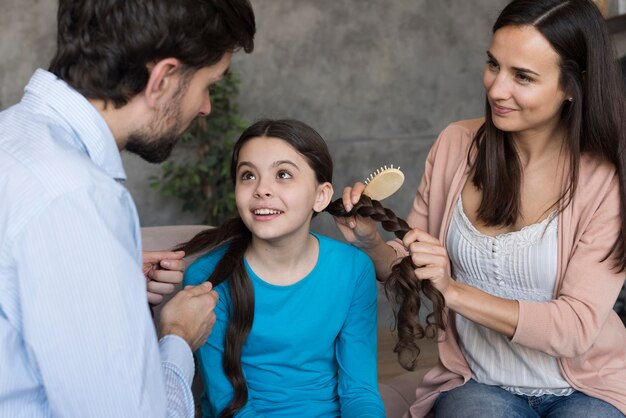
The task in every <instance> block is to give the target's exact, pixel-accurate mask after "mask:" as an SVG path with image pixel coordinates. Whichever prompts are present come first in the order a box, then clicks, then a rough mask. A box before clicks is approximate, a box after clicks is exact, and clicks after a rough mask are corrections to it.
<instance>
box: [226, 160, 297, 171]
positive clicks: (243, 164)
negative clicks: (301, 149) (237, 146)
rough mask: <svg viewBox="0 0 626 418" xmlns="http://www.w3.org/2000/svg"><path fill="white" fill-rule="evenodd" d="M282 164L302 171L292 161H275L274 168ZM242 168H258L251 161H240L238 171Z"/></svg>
mask: <svg viewBox="0 0 626 418" xmlns="http://www.w3.org/2000/svg"><path fill="white" fill-rule="evenodd" d="M282 164H289V165H291V166H293V167H294V168H295V169H296V170H298V171H300V167H298V165H297V164H296V163H294V162H293V161H291V160H278V161H274V162H273V163H272V167H278V166H280V165H282ZM241 167H250V168H256V166H255V165H254V163H252V162H250V161H240V162H239V163H238V164H237V169H240V168H241Z"/></svg>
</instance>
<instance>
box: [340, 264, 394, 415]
mask: <svg viewBox="0 0 626 418" xmlns="http://www.w3.org/2000/svg"><path fill="white" fill-rule="evenodd" d="M363 265H364V268H363V269H362V272H361V275H360V276H359V277H358V280H357V281H356V284H355V288H354V295H353V297H352V301H351V303H350V309H349V311H348V315H347V318H346V321H345V323H344V325H343V327H342V329H341V332H340V334H339V338H338V341H337V346H336V354H337V362H338V364H339V386H338V392H339V398H340V402H341V416H342V417H344V418H353V417H354V418H357V417H361V418H363V417H384V416H385V410H384V407H383V403H382V400H381V399H380V394H379V392H378V371H377V356H376V353H377V335H376V332H377V326H376V300H377V289H376V273H375V271H374V266H373V265H372V263H371V261H370V260H369V259H367V260H365V262H364V263H363Z"/></svg>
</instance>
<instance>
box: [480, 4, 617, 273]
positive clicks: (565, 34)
mask: <svg viewBox="0 0 626 418" xmlns="http://www.w3.org/2000/svg"><path fill="white" fill-rule="evenodd" d="M505 26H532V27H534V28H535V29H536V30H537V31H539V32H540V33H541V34H542V35H543V36H544V37H545V39H546V40H547V41H548V42H549V43H550V45H551V46H552V48H553V49H554V50H555V51H556V53H557V54H558V56H559V66H560V72H561V74H560V86H561V88H562V89H563V91H565V92H566V94H567V95H568V96H570V97H572V99H573V100H572V101H565V102H564V104H563V106H562V109H561V123H562V125H563V126H564V128H565V130H566V135H567V138H566V147H567V149H568V151H569V154H570V180H569V186H568V188H567V190H565V191H564V193H563V194H562V196H561V197H560V199H559V202H558V204H559V210H561V211H562V210H563V209H564V208H565V207H566V206H567V205H569V203H570V202H571V199H572V197H573V195H574V192H575V191H576V186H577V183H578V174H579V167H580V157H581V154H584V153H586V154H589V155H591V156H594V157H596V158H600V159H602V160H606V161H609V162H611V163H613V164H614V165H615V167H616V169H617V174H618V176H619V184H620V186H619V187H620V196H621V211H620V216H621V230H620V235H619V237H618V239H617V240H616V242H615V244H614V245H613V249H612V250H611V252H610V253H609V254H607V255H606V258H608V257H609V256H610V255H611V254H614V255H615V265H616V267H617V268H618V269H619V271H623V270H624V269H626V251H625V248H624V243H625V240H626V236H625V233H626V146H625V145H626V92H625V90H624V84H623V82H622V79H621V73H620V69H619V67H618V61H617V60H616V58H615V56H614V52H613V50H612V47H611V41H610V37H609V34H608V32H607V29H606V25H605V23H604V20H603V18H602V15H601V14H600V12H599V10H598V8H597V7H596V6H595V5H594V4H593V3H592V2H591V1H590V0H514V1H512V2H511V3H509V4H508V5H507V6H506V7H505V8H504V10H503V11H502V13H501V14H500V16H499V17H498V19H497V20H496V23H495V24H494V26H493V32H494V33H495V32H496V31H497V30H498V29H500V28H502V27H505ZM485 115H486V121H485V123H484V124H483V125H482V126H481V128H480V129H479V130H478V132H477V133H476V136H475V138H474V141H473V149H475V150H476V160H475V162H474V163H473V164H472V163H471V157H470V156H469V155H468V160H469V161H470V164H472V168H473V177H472V181H473V183H474V184H475V185H476V187H478V188H479V189H480V190H482V193H483V195H482V201H481V203H480V206H479V208H478V213H477V215H478V219H480V220H481V221H483V222H484V223H485V224H487V225H491V226H496V225H511V224H513V223H514V222H515V221H516V220H517V218H518V216H519V214H520V205H521V202H520V185H521V176H522V174H521V165H520V161H519V158H518V155H517V152H516V150H515V147H514V145H513V143H512V141H511V140H510V139H511V138H510V134H509V133H507V132H503V131H501V130H499V129H498V128H496V126H495V125H494V123H493V120H492V118H491V107H490V105H489V102H488V101H487V102H486V111H485Z"/></svg>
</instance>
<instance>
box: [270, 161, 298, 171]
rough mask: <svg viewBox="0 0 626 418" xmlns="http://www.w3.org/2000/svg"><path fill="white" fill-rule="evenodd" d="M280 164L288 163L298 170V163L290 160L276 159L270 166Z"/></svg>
mask: <svg viewBox="0 0 626 418" xmlns="http://www.w3.org/2000/svg"><path fill="white" fill-rule="evenodd" d="M281 164H289V165H291V166H293V167H294V168H295V169H296V170H298V171H300V167H298V165H297V164H296V163H294V162H293V161H291V160H278V161H274V164H272V167H278V166H279V165H281Z"/></svg>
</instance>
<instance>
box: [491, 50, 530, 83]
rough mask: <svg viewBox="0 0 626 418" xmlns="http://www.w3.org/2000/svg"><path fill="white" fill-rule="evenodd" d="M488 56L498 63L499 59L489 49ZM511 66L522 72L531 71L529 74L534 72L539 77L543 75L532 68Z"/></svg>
mask: <svg viewBox="0 0 626 418" xmlns="http://www.w3.org/2000/svg"><path fill="white" fill-rule="evenodd" d="M487 56H488V57H489V58H490V59H492V60H493V61H495V62H496V63H497V62H498V60H497V59H496V58H495V57H494V56H493V55H492V54H491V52H489V51H487ZM511 68H513V69H514V70H515V71H517V72H520V73H529V74H534V75H536V76H537V77H541V74H539V73H537V72H535V71H533V70H531V69H530V68H522V67H511Z"/></svg>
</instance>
